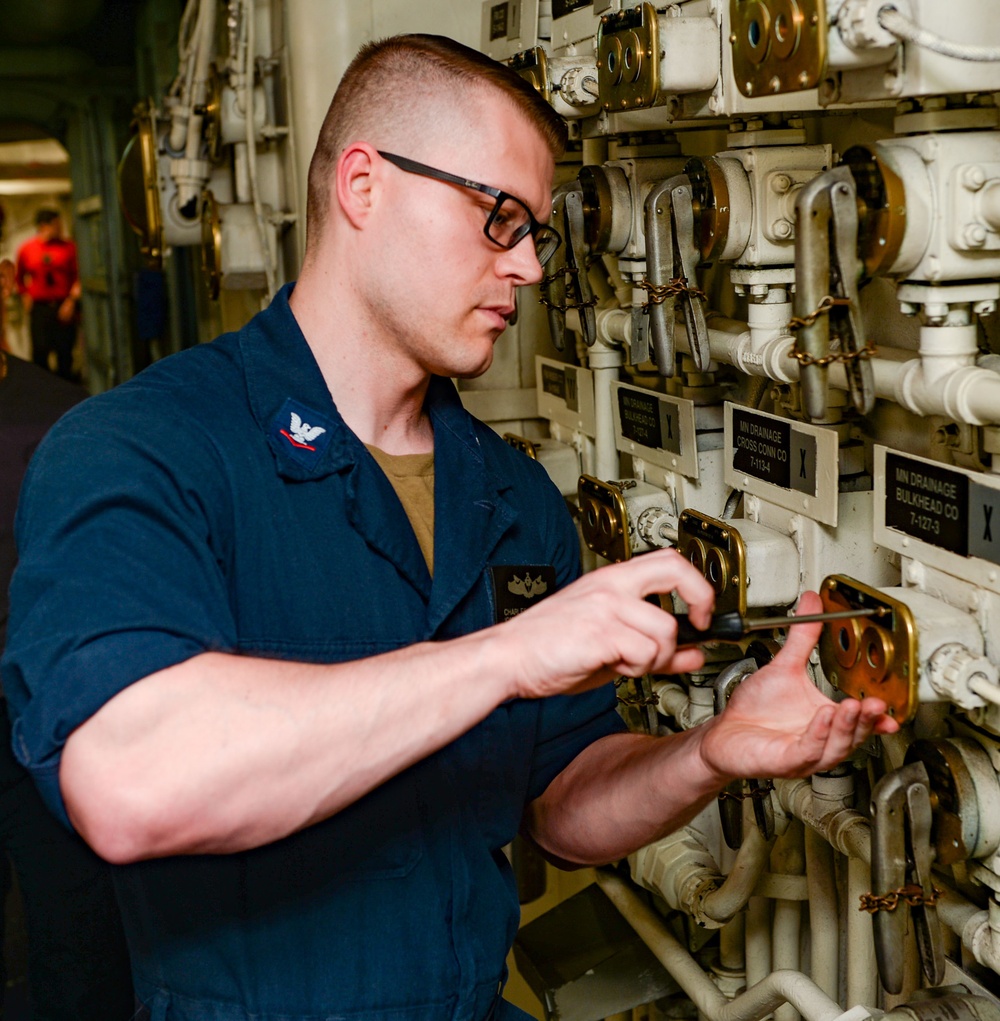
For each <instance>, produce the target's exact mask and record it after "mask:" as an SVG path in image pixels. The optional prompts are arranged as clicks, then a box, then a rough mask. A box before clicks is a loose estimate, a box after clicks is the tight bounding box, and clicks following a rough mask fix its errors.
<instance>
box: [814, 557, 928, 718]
mask: <svg viewBox="0 0 1000 1021" xmlns="http://www.w3.org/2000/svg"><path fill="white" fill-rule="evenodd" d="M820 598H821V599H822V600H823V610H824V612H833V611H836V610H859V609H874V608H879V607H884V608H885V609H886V611H887V612H886V613H885V615H884V616H881V617H855V618H854V619H851V620H841V621H833V622H831V623H830V624H829V626H828V627H825V628H824V629H823V634H822V636H821V637H820V640H819V656H820V662H821V663H822V664H823V672H824V673H825V674H826V678H827V680H828V681H829V682H830V683H831V684H833V685H834V686H835V687H837V688H839V689H840V690H841V691H842V692H844V694H845V695H850V696H852V697H853V698H858V699H861V698H867V697H868V696H869V695H873V696H875V697H876V698H881V699H882V700H883V701H884V702H885V703H886V705H887V706H888V710H887V711H888V713H889V715H890V716H892V717H893V718H894V719H896V720H898V721H899V722H900V723H901V724H902V723H906V722H907V721H908V720H910V719H912V718H913V715H914V713H916V711H917V707H918V705H919V701H918V698H917V690H918V683H919V679H920V677H919V675H920V670H919V661H918V659H917V628H916V624H915V623H914V620H913V613H912V612H911V610H910V608H909V607H908V606H907V605H906V604H905V603H903V602H901V601H900V600H898V599H893V598H892V597H891V596H887V595H886V594H885V593H884V592H880V591H879V590H878V589H875V588H871V587H870V586H868V585H865V584H863V583H862V582H860V581H855V580H854V579H853V578H847V577H845V576H844V575H840V574H833V575H830V576H829V577H827V578H824V579H823V584H822V585H821V586H820Z"/></svg>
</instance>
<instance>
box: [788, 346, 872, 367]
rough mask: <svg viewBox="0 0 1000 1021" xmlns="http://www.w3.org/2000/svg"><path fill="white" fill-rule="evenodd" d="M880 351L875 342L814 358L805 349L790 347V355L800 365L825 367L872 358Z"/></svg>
mask: <svg viewBox="0 0 1000 1021" xmlns="http://www.w3.org/2000/svg"><path fill="white" fill-rule="evenodd" d="M877 353H878V348H877V347H875V345H874V344H866V345H865V346H864V347H863V348H862V349H861V350H860V351H834V352H833V353H832V354H828V355H823V356H822V357H821V358H813V356H812V355H810V354H807V353H806V352H805V351H797V350H796V349H795V347H794V346H792V347H790V348H789V349H788V357H789V358H794V359H795V360H796V361H797V362H798V363H799V364H800V365H818V366H820V368H825V367H826V366H827V365H832V364H833V363H834V362H853V361H855V360H856V359H858V358H871V356H872V355H873V354H877Z"/></svg>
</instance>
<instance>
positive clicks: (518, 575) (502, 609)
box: [490, 564, 556, 624]
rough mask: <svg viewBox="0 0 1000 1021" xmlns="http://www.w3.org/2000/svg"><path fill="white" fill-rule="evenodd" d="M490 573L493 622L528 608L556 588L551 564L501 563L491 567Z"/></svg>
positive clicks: (499, 621)
mask: <svg viewBox="0 0 1000 1021" xmlns="http://www.w3.org/2000/svg"><path fill="white" fill-rule="evenodd" d="M490 574H491V575H492V577H493V606H494V607H495V609H494V621H493V622H494V623H495V624H501V623H503V621H505V620H510V618H511V617H516V616H517V615H518V614H519V613H523V612H524V611H525V610H530V609H531V607H532V606H534V605H535V604H536V603H539V602H541V600H542V599H544V598H545V597H546V596H547V595H549V594H550V593H552V592H554V591H555V588H556V569H555V568H554V567H553V566H552V565H551V564H500V565H498V566H496V567H491V568H490Z"/></svg>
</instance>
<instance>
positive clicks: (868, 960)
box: [845, 858, 878, 1003]
mask: <svg viewBox="0 0 1000 1021" xmlns="http://www.w3.org/2000/svg"><path fill="white" fill-rule="evenodd" d="M871 888H872V881H871V867H870V866H869V864H868V863H867V862H866V861H862V860H861V859H860V858H850V859H848V862H847V904H846V905H845V910H846V911H847V1002H848V1003H874V1002H875V998H876V997H877V996H878V965H877V963H876V960H875V937H874V934H873V931H872V930H873V926H872V916H871V915H870V914H868V912H867V911H859V910H858V904H859V901H860V898H861V895H862V894H865V893H870V892H871Z"/></svg>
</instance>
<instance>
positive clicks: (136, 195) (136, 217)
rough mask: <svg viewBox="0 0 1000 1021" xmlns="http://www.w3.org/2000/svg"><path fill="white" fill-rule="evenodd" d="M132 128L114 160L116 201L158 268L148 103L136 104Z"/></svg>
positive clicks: (159, 233)
mask: <svg viewBox="0 0 1000 1021" xmlns="http://www.w3.org/2000/svg"><path fill="white" fill-rule="evenodd" d="M132 130H133V132H134V134H133V136H132V138H131V139H130V140H129V143H128V145H127V146H126V147H125V152H124V153H123V154H122V158H121V161H120V162H119V164H118V182H117V183H118V203H119V205H120V206H121V210H122V214H123V215H124V217H125V220H126V222H127V223H128V225H129V226H130V227H131V228H132V230H133V231H135V233H136V234H138V235H139V245H140V251H141V252H142V254H143V257H144V259H145V261H146V264H147V265H148V266H150V267H152V268H156V269H159V268H160V266H161V265H162V264H163V219H162V216H161V211H160V172H159V162H158V154H157V125H156V111H155V109H154V108H153V106H152V104H151V103H149V102H142V103H140V104H139V105H138V106H136V108H135V110H134V120H133V121H132Z"/></svg>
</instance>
